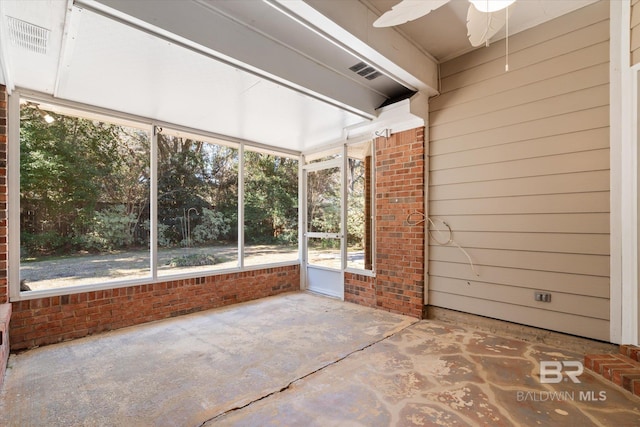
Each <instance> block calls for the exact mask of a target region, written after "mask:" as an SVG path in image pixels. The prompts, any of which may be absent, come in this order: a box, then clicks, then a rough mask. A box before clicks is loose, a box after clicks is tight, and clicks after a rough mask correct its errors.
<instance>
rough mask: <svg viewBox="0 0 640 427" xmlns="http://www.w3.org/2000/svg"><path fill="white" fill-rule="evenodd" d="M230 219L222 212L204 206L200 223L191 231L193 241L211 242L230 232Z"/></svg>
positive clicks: (197, 242)
mask: <svg viewBox="0 0 640 427" xmlns="http://www.w3.org/2000/svg"><path fill="white" fill-rule="evenodd" d="M230 228H231V227H229V221H228V220H227V219H225V217H224V215H222V213H221V212H216V211H213V210H211V209H207V208H202V214H201V220H200V224H198V225H196V226H195V227H194V228H193V230H192V231H191V241H192V242H193V243H196V244H200V243H209V242H212V241H214V240H216V239H217V238H218V236H221V235H223V234H226V233H228V232H229V230H230Z"/></svg>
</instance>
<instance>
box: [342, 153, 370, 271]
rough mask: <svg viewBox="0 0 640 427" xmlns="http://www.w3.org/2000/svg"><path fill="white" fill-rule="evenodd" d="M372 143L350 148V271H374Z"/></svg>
mask: <svg viewBox="0 0 640 427" xmlns="http://www.w3.org/2000/svg"><path fill="white" fill-rule="evenodd" d="M372 152H373V150H372V142H371V141H367V142H363V143H360V144H354V145H350V146H348V147H347V156H348V161H347V171H346V174H347V267H348V268H358V269H364V270H372V269H373V226H372V225H373V224H372V222H373V215H372V201H373V193H372V189H373V166H372V165H373V163H372Z"/></svg>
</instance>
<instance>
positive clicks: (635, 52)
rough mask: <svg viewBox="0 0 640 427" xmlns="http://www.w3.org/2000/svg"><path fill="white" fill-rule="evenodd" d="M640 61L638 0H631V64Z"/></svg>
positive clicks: (639, 10) (639, 1)
mask: <svg viewBox="0 0 640 427" xmlns="http://www.w3.org/2000/svg"><path fill="white" fill-rule="evenodd" d="M639 62H640V0H631V65H636V64H637V63H639Z"/></svg>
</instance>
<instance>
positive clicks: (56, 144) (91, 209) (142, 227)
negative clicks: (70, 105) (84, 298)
mask: <svg viewBox="0 0 640 427" xmlns="http://www.w3.org/2000/svg"><path fill="white" fill-rule="evenodd" d="M85 117H86V116H85ZM149 162H150V135H149V133H148V132H147V131H145V130H142V129H139V128H135V127H130V126H124V125H121V124H115V123H112V122H109V121H107V120H104V119H103V118H96V117H91V118H83V117H81V115H80V114H78V115H74V112H72V111H71V112H69V111H65V112H64V113H63V112H61V111H60V109H56V107H54V106H50V105H46V104H40V103H35V102H29V101H25V100H21V105H20V279H21V288H22V289H23V290H29V289H30V290H42V289H52V288H60V287H67V286H77V285H87V284H95V283H102V282H112V281H120V280H128V279H137V278H143V277H148V276H149V275H150V262H149V233H148V227H147V226H146V224H148V222H149V195H150V192H149V189H150V173H149V164H150V163H149Z"/></svg>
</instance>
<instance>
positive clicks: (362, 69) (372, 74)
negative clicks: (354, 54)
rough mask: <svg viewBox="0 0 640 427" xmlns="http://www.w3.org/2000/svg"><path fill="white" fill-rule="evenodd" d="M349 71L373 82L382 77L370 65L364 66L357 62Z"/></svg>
mask: <svg viewBox="0 0 640 427" xmlns="http://www.w3.org/2000/svg"><path fill="white" fill-rule="evenodd" d="M349 69H350V70H351V71H353V72H354V73H356V74H358V75H360V76H362V77H364V78H365V79H367V80H373V79H375V78H377V77H380V76H381V75H382V73H381V72H380V71H378V70H376V69H375V68H373V67H372V66H371V65H368V64H365V63H364V62H358V63H357V64H356V65H352V66H351V67H349Z"/></svg>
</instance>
